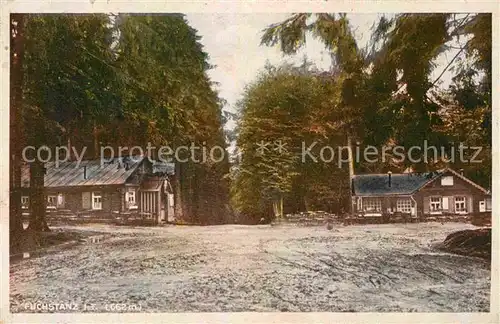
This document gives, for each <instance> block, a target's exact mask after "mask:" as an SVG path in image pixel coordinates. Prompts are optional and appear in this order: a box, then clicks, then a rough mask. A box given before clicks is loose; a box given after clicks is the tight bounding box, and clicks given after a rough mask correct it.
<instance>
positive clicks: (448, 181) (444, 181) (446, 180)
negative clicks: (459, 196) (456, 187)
mask: <svg viewBox="0 0 500 324" xmlns="http://www.w3.org/2000/svg"><path fill="white" fill-rule="evenodd" d="M441 185H442V186H453V176H446V177H442V178H441Z"/></svg>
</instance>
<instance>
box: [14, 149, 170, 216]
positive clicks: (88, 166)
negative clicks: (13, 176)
mask: <svg viewBox="0 0 500 324" xmlns="http://www.w3.org/2000/svg"><path fill="white" fill-rule="evenodd" d="M159 165H160V166H162V167H161V168H159V167H158V166H159ZM173 176H174V165H173V163H170V164H169V163H165V164H163V165H162V164H161V163H160V164H159V163H153V162H151V161H150V160H149V159H147V158H144V157H124V158H114V159H112V160H110V161H106V162H102V161H101V160H100V159H96V160H83V161H81V162H80V163H78V161H70V162H62V163H60V164H59V166H56V164H55V163H54V162H48V163H46V164H45V176H44V187H45V191H46V197H47V210H48V211H54V212H61V213H64V214H69V215H75V216H77V217H78V216H90V217H92V216H95V217H104V218H112V217H122V216H124V215H139V216H143V217H144V218H146V219H150V220H151V221H152V222H153V223H155V224H158V223H162V222H166V221H167V219H168V218H172V217H173V212H174V208H173V203H174V201H173V191H172V187H171V185H170V182H171V180H172V177H173ZM21 186H22V188H23V194H22V197H21V203H22V208H23V209H24V210H26V212H27V213H29V208H30V204H29V188H30V168H29V165H25V166H23V172H22V177H21Z"/></svg>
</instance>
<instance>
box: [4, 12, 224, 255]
mask: <svg viewBox="0 0 500 324" xmlns="http://www.w3.org/2000/svg"><path fill="white" fill-rule="evenodd" d="M11 32H12V37H11V156H12V161H11V162H12V163H11V170H10V172H11V178H10V179H11V182H10V186H11V201H10V206H11V213H10V229H11V236H10V237H11V239H12V241H11V243H12V244H14V245H15V244H16V242H15V241H16V239H19V238H20V237H21V236H22V232H23V228H22V223H21V217H20V213H21V207H20V192H19V188H20V182H21V174H20V173H21V164H22V148H23V147H25V146H27V145H32V146H35V147H39V146H41V145H47V146H49V147H56V146H57V145H66V144H69V145H71V146H73V147H76V148H81V147H84V146H85V147H87V150H86V156H85V157H86V158H98V157H99V156H98V154H99V152H100V151H99V147H100V146H104V145H105V146H111V147H118V146H122V147H124V146H128V147H131V146H135V145H137V146H140V147H144V148H145V147H146V145H147V144H148V143H151V145H153V146H156V147H159V146H162V145H169V146H170V147H172V148H174V149H175V148H176V147H178V146H181V145H189V144H190V143H192V142H194V143H204V145H206V146H207V147H211V146H215V145H217V146H221V147H225V146H226V144H225V137H224V133H223V124H224V117H223V114H222V106H223V101H222V100H221V99H220V98H219V96H218V93H217V92H216V91H215V90H214V87H213V84H212V81H211V80H210V79H209V78H208V76H207V71H208V70H209V69H210V68H211V66H210V65H209V63H208V54H207V53H205V52H204V51H203V48H202V45H201V43H200V37H199V36H198V35H197V32H196V30H194V29H193V28H191V27H190V26H189V25H188V23H187V21H186V20H185V18H184V16H183V15H181V14H161V15H137V14H118V15H107V14H92V15H87V14H86V15H76V14H72V15H35V14H14V15H12V16H11ZM30 167H31V183H32V186H31V188H32V190H31V193H30V195H31V197H30V198H31V199H30V204H31V208H30V209H31V210H32V211H33V212H32V213H30V221H29V227H28V230H33V231H43V230H48V227H47V224H46V221H45V203H46V202H45V199H44V194H43V192H44V189H43V175H44V169H43V165H41V163H40V162H35V163H32V164H31V166H30ZM228 170H229V162H228V160H227V158H226V160H224V161H223V162H222V163H211V161H207V162H206V163H194V162H193V161H192V160H189V161H188V162H186V163H177V164H176V175H177V176H176V177H175V182H176V183H175V186H174V188H175V190H176V191H177V192H176V195H175V199H176V202H175V207H176V209H177V210H176V215H178V216H179V218H180V219H183V220H184V221H186V222H192V223H205V224H218V223H225V222H228V219H226V217H228V215H230V214H229V213H228V211H227V209H228V201H227V200H228V194H229V193H228V190H229V187H228V183H227V180H225V179H224V178H223V177H224V175H225V174H226V173H227V172H228Z"/></svg>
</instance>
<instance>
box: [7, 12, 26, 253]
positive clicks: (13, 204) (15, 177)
mask: <svg viewBox="0 0 500 324" xmlns="http://www.w3.org/2000/svg"><path fill="white" fill-rule="evenodd" d="M24 24H25V15H24V14H13V15H11V17H10V32H11V38H10V60H11V65H10V69H11V70H10V84H11V90H10V139H11V143H10V164H9V166H10V177H9V179H10V203H9V205H10V217H9V227H10V235H9V237H10V246H11V249H13V250H15V249H18V248H19V242H20V239H21V234H22V231H23V223H22V213H21V191H20V190H21V167H22V147H23V144H24V140H23V124H22V104H23V94H22V84H23V58H24V37H25V35H24Z"/></svg>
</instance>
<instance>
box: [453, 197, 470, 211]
mask: <svg viewBox="0 0 500 324" xmlns="http://www.w3.org/2000/svg"><path fill="white" fill-rule="evenodd" d="M465 201H466V199H465V197H464V196H459V197H455V212H457V213H464V212H466V211H467V206H466V205H465Z"/></svg>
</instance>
